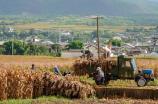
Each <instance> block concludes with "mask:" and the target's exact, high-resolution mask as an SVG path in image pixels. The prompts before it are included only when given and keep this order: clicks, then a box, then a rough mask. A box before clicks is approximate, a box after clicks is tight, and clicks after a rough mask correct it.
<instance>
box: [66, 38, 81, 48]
mask: <svg viewBox="0 0 158 104" xmlns="http://www.w3.org/2000/svg"><path fill="white" fill-rule="evenodd" d="M83 46H84V44H83V42H81V41H79V40H77V41H71V42H69V44H67V47H68V48H67V49H68V50H69V49H83Z"/></svg>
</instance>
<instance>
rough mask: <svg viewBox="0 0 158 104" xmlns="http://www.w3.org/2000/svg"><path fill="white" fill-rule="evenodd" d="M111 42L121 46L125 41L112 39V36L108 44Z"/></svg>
mask: <svg viewBox="0 0 158 104" xmlns="http://www.w3.org/2000/svg"><path fill="white" fill-rule="evenodd" d="M110 42H112V45H113V46H121V45H122V44H123V42H122V41H121V40H118V39H112V38H111V39H110V40H109V42H108V44H109V43H110Z"/></svg>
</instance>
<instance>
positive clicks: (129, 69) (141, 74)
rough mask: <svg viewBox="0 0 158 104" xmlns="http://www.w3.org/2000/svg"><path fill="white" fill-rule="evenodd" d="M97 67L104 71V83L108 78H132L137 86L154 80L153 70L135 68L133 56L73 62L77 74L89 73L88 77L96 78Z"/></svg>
mask: <svg viewBox="0 0 158 104" xmlns="http://www.w3.org/2000/svg"><path fill="white" fill-rule="evenodd" d="M97 67H101V69H102V70H103V72H104V73H105V80H104V83H108V82H109V81H110V80H117V79H121V80H125V79H128V80H134V81H135V82H136V83H137V85H138V86H139V87H143V86H146V85H147V83H148V82H149V81H154V77H153V70H151V69H143V70H142V71H140V70H138V69H137V65H136V62H135V60H134V58H128V57H126V56H124V55H120V56H118V58H117V60H112V59H110V60H109V59H103V60H99V59H91V60H84V61H82V62H81V61H80V62H75V64H74V69H76V70H75V73H76V74H78V75H84V74H85V73H88V74H89V77H94V78H93V79H94V80H96V79H97V77H96V76H97V71H96V69H97Z"/></svg>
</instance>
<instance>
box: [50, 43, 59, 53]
mask: <svg viewBox="0 0 158 104" xmlns="http://www.w3.org/2000/svg"><path fill="white" fill-rule="evenodd" d="M51 48H52V49H53V50H54V51H55V52H59V49H60V45H59V44H53V45H51Z"/></svg>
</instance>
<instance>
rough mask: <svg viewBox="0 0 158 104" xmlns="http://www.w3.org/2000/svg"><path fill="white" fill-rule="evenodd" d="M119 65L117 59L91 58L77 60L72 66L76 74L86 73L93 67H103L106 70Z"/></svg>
mask: <svg viewBox="0 0 158 104" xmlns="http://www.w3.org/2000/svg"><path fill="white" fill-rule="evenodd" d="M116 65H117V60H109V59H103V60H98V59H90V60H76V61H75V63H74V64H73V66H72V69H73V70H74V74H75V75H85V74H86V73H87V70H88V69H89V68H91V67H93V68H96V67H98V66H99V67H101V68H102V70H103V71H104V72H106V71H108V70H111V69H112V67H113V66H116Z"/></svg>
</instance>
